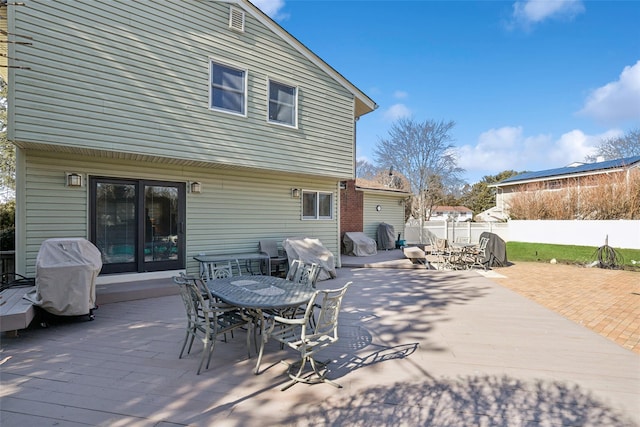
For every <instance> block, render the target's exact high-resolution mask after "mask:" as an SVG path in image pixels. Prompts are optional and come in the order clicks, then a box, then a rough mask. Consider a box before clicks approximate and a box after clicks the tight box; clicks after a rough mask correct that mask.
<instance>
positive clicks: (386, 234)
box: [378, 222, 396, 249]
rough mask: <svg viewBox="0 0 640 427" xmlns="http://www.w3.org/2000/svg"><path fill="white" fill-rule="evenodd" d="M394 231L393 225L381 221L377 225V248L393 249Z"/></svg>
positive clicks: (394, 245) (394, 241)
mask: <svg viewBox="0 0 640 427" xmlns="http://www.w3.org/2000/svg"><path fill="white" fill-rule="evenodd" d="M395 248H396V233H395V231H394V230H393V225H390V224H387V223H384V222H381V223H380V225H379V226H378V249H395Z"/></svg>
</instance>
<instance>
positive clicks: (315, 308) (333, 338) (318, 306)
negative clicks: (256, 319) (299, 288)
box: [256, 282, 352, 390]
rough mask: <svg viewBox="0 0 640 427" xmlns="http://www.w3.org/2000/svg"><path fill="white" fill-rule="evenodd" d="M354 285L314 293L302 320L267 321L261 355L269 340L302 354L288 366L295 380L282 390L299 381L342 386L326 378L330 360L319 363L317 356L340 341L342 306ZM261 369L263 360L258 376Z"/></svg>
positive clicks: (276, 317)
mask: <svg viewBox="0 0 640 427" xmlns="http://www.w3.org/2000/svg"><path fill="white" fill-rule="evenodd" d="M351 283H352V282H348V283H347V284H346V285H344V286H343V287H342V288H339V289H330V290H317V291H315V293H314V294H313V297H312V298H311V300H310V301H309V303H308V304H307V306H306V309H305V312H304V316H302V317H298V318H293V319H291V318H287V317H282V316H272V317H268V318H267V322H268V329H267V330H266V332H265V336H264V337H263V339H262V343H261V346H262V347H261V349H260V352H261V353H260V354H262V351H263V349H264V345H265V343H266V342H267V341H268V339H273V340H275V341H278V342H280V343H281V344H283V345H285V346H287V347H289V348H291V349H293V350H295V351H297V352H298V353H300V360H299V361H298V362H296V363H293V364H289V369H288V371H287V373H288V374H289V377H290V378H291V380H292V381H291V382H290V383H289V384H287V385H285V386H284V387H283V388H282V390H286V389H288V388H289V387H291V386H292V385H294V384H296V383H299V382H303V383H307V384H314V383H319V382H326V383H329V384H331V385H333V386H334V387H338V388H340V387H342V386H341V385H340V384H338V383H335V382H333V381H331V380H329V379H327V378H326V374H327V371H328V369H327V364H328V363H329V362H330V361H326V362H320V361H318V360H316V359H315V358H314V356H315V355H316V353H318V352H319V351H320V350H323V349H325V348H327V347H329V346H331V345H333V344H335V343H336V342H337V341H338V316H339V314H340V307H341V305H342V300H343V298H344V295H345V293H346V292H347V289H348V288H349V286H350V285H351ZM314 313H315V318H316V321H315V322H311V321H310V320H311V319H312V318H313V317H314ZM307 364H308V365H309V366H310V367H311V371H310V372H305V367H306V366H307ZM259 369H260V361H258V365H257V366H256V373H258V372H259Z"/></svg>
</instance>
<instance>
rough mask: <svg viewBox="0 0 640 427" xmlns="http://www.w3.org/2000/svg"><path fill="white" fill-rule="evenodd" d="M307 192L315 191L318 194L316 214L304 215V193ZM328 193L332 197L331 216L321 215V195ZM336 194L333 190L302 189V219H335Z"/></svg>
mask: <svg viewBox="0 0 640 427" xmlns="http://www.w3.org/2000/svg"><path fill="white" fill-rule="evenodd" d="M305 193H307V194H309V193H313V194H315V196H316V213H315V215H314V216H312V217H311V216H305V215H304V195H305ZM321 194H324V195H328V196H330V197H331V209H330V211H331V214H330V215H329V216H320V195H321ZM335 199H336V197H335V194H334V193H333V192H331V191H314V190H304V189H303V190H302V196H301V197H300V203H301V204H302V206H301V207H302V212H301V213H302V220H303V221H330V220H333V219H334V218H333V210H334V209H335Z"/></svg>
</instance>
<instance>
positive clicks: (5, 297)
mask: <svg viewBox="0 0 640 427" xmlns="http://www.w3.org/2000/svg"><path fill="white" fill-rule="evenodd" d="M34 288H35V287H16V288H8V289H5V290H3V291H2V292H0V332H8V331H17V330H19V329H26V328H27V327H29V324H30V323H31V321H32V320H33V318H34V316H35V309H34V308H33V304H32V303H31V302H30V301H27V300H26V299H24V298H22V297H23V296H24V295H25V294H26V293H28V292H29V291H31V290H33V289H34Z"/></svg>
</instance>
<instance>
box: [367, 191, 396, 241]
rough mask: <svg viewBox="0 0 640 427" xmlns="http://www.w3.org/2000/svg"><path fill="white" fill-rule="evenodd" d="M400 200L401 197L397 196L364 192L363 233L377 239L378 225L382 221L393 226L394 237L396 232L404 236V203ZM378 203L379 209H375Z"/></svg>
mask: <svg viewBox="0 0 640 427" xmlns="http://www.w3.org/2000/svg"><path fill="white" fill-rule="evenodd" d="M401 201H402V198H401V197H398V196H392V195H385V194H377V193H375V192H365V194H364V204H363V206H364V207H363V209H364V212H363V216H362V222H363V231H364V233H365V234H366V235H367V236H369V237H371V238H372V239H375V240H376V241H377V240H378V226H379V225H380V223H383V222H384V223H387V224H390V225H392V226H393V229H394V231H395V238H397V237H398V233H402V236H404V204H402V203H401ZM378 205H380V207H381V210H380V211H377V210H376V206H378Z"/></svg>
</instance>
